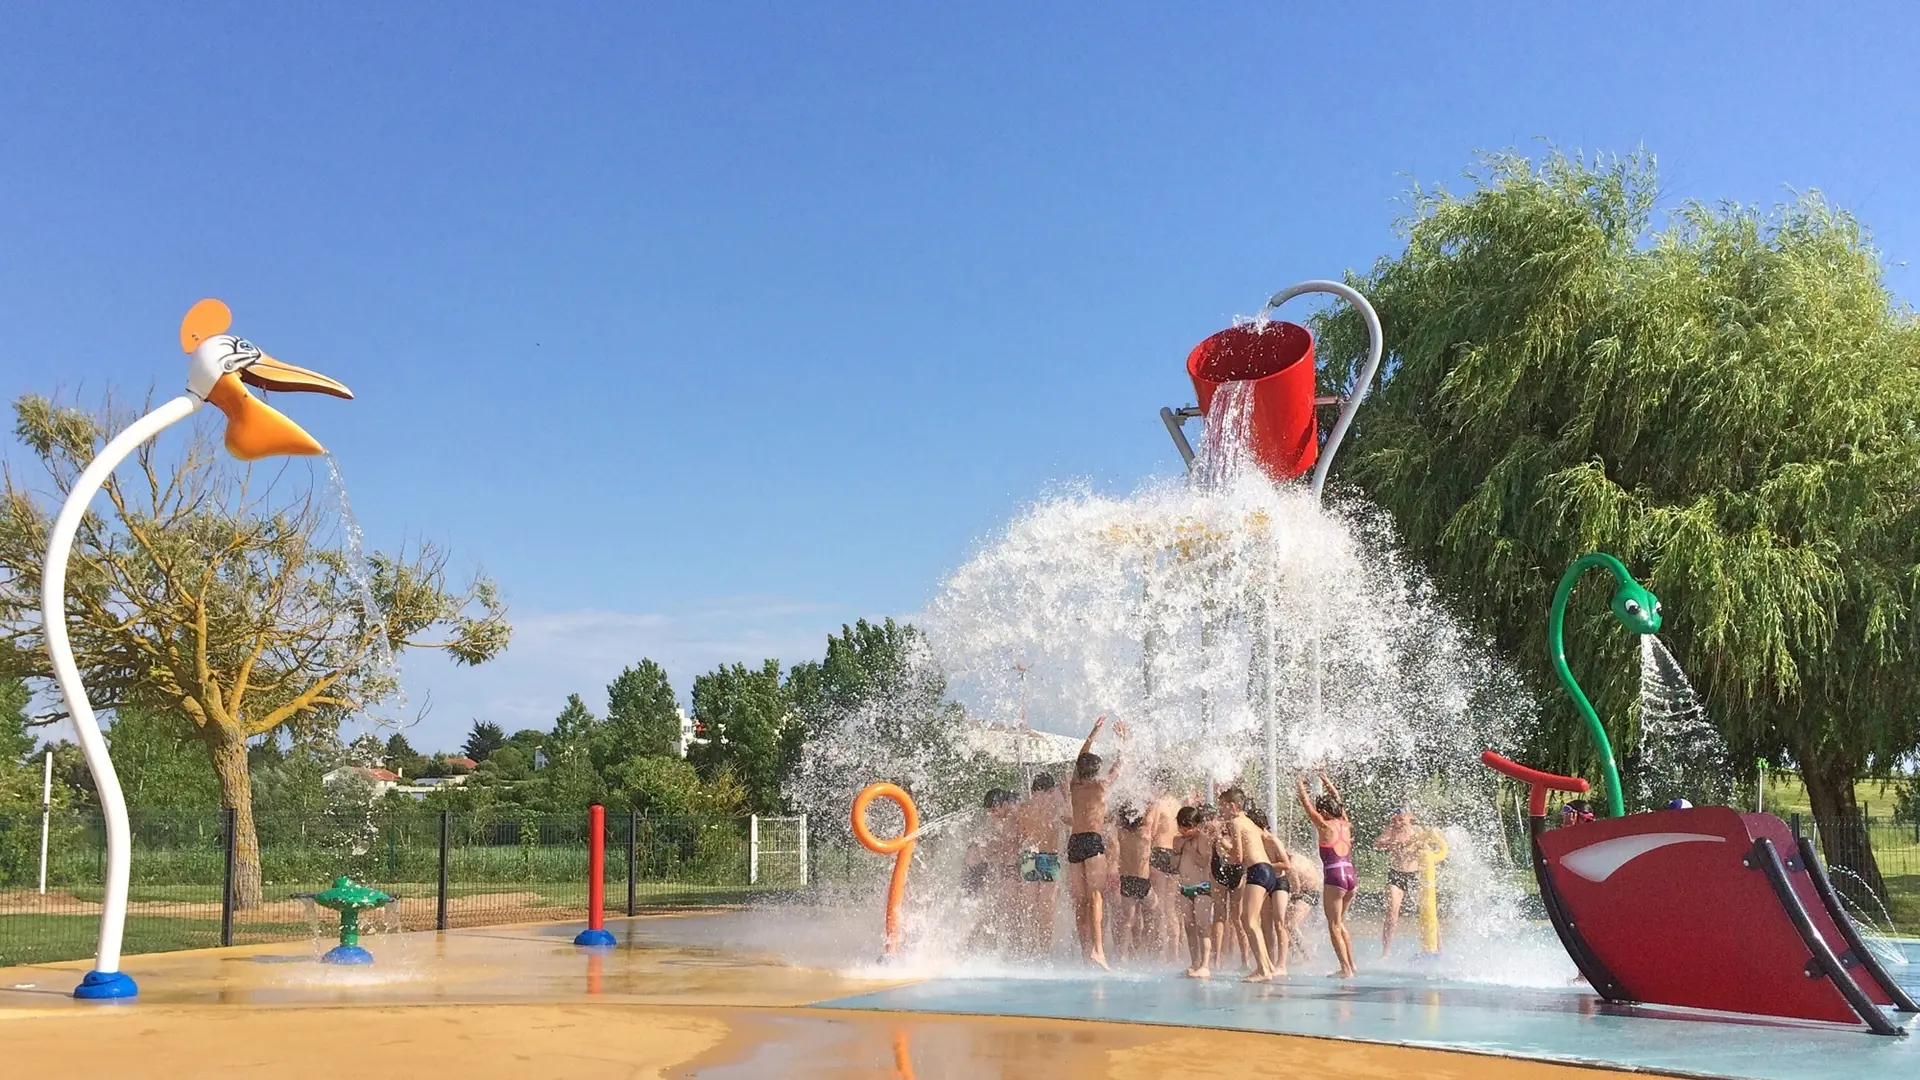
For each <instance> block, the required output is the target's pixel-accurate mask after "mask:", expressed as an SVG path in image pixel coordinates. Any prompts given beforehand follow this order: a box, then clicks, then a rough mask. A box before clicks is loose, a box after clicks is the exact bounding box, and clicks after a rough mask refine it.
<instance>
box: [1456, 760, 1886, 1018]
mask: <svg viewBox="0 0 1920 1080" xmlns="http://www.w3.org/2000/svg"><path fill="white" fill-rule="evenodd" d="M1481 760H1482V761H1483V762H1485V763H1486V765H1487V766H1488V767H1489V768H1492V769H1494V770H1496V771H1498V772H1500V773H1503V774H1505V775H1507V776H1511V777H1513V778H1514V779H1516V780H1519V781H1521V782H1523V783H1526V784H1529V785H1531V786H1532V789H1533V791H1532V799H1531V805H1530V806H1529V814H1530V817H1531V824H1532V830H1533V855H1534V858H1533V865H1534V874H1535V876H1536V878H1537V880H1538V881H1539V884H1540V899H1541V901H1542V902H1543V903H1544V904H1545V906H1546V909H1547V917H1548V918H1549V919H1550V920H1552V922H1553V928H1554V930H1555V931H1556V932H1557V933H1558V934H1559V935H1560V941H1561V944H1563V945H1565V946H1566V949H1567V953H1568V955H1570V956H1571V957H1573V961H1574V963H1575V964H1576V965H1578V967H1579V968H1580V973H1581V974H1582V975H1584V976H1585V977H1586V980H1587V982H1588V983H1589V984H1590V985H1592V987H1593V988H1594V991H1595V992H1596V993H1598V994H1599V995H1600V996H1601V997H1602V998H1605V999H1606V1000H1608V1001H1621V1002H1640V1003H1646V1004H1660V1005H1675V1006H1682V1007H1686V1008H1694V1009H1713V1010H1718V1011H1723V1012H1737V1013H1751V1014H1757V1015H1762V1016H1783V1017H1794V1018H1798V1019H1804V1020H1824V1021H1830V1022H1835V1023H1863V1024H1865V1025H1866V1026H1867V1028H1868V1029H1869V1030H1871V1031H1873V1032H1874V1033H1875V1034H1879V1035H1902V1034H1905V1031H1904V1030H1903V1029H1902V1028H1900V1027H1897V1026H1896V1025H1894V1023H1893V1022H1892V1021H1891V1020H1889V1019H1888V1017H1887V1014H1886V1013H1885V1012H1883V1011H1882V1009H1885V1008H1891V1009H1895V1010H1898V1011H1900V1012H1905V1013H1912V1012H1914V1011H1916V1009H1915V1005H1914V1002H1913V1000H1912V998H1910V997H1909V996H1908V995H1907V994H1906V992H1905V991H1904V990H1902V989H1901V988H1900V986H1899V985H1898V984H1897V983H1895V982H1894V981H1893V980H1892V979H1891V978H1890V977H1889V976H1888V975H1887V972H1886V970H1885V969H1884V968H1883V967H1881V965H1880V962H1879V960H1878V959H1877V958H1875V957H1874V955H1873V954H1872V953H1871V952H1870V951H1868V949H1867V948H1866V946H1865V944H1863V943H1862V941H1861V939H1860V934H1859V931H1858V930H1857V929H1856V928H1855V927H1854V925H1853V922H1852V920H1851V919H1849V918H1848V916H1847V914H1846V912H1845V910H1843V909H1842V908H1841V906H1840V900H1839V897H1838V896H1837V895H1836V894H1835V893H1834V890H1833V884H1832V882H1830V881H1829V880H1828V879H1827V874H1826V870H1825V868H1824V867H1822V866H1821V864H1820V860H1819V858H1818V857H1817V856H1816V855H1815V853H1814V850H1813V844H1812V842H1811V841H1809V840H1807V839H1805V838H1800V839H1796V838H1795V837H1794V836H1793V835H1792V833H1791V832H1790V831H1789V830H1788V829H1787V826H1786V824H1785V823H1784V822H1782V821H1781V820H1780V819H1779V818H1777V817H1774V816H1773V815H1772V814H1743V813H1740V812H1738V811H1735V810H1730V809H1728V808H1726V807H1724V806H1703V807H1696V808H1691V809H1685V810H1663V811H1657V812H1653V813H1644V814H1629V815H1627V816H1626V817H1617V818H1601V819H1598V820H1594V821H1590V822H1583V823H1580V824H1577V825H1571V826H1567V827H1564V828H1559V829H1553V830H1548V829H1547V828H1546V800H1547V791H1548V790H1550V789H1551V790H1556V791H1570V792H1583V791H1585V790H1586V789H1587V783H1586V781H1584V780H1580V779H1577V778H1574V777H1565V776H1556V775H1554V774H1552V773H1543V772H1539V771H1537V770H1534V769H1529V768H1526V767H1525V766H1521V765H1516V764H1514V763H1513V762H1511V761H1508V760H1507V759H1506V758H1504V757H1501V756H1500V755H1499V754H1496V753H1494V752H1492V751H1491V750H1489V751H1487V752H1486V753H1485V754H1482V755H1481Z"/></svg>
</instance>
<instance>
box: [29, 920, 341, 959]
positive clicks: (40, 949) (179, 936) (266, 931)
mask: <svg viewBox="0 0 1920 1080" xmlns="http://www.w3.org/2000/svg"><path fill="white" fill-rule="evenodd" d="M99 933H100V917H99V916H97V915H0V967H5V966H7V965H10V964H40V963H47V962H50V961H54V960H77V959H80V958H82V957H86V956H92V955H93V947H94V938H95V936H96V935H98V934H99ZM310 933H311V931H310V930H309V928H308V925H307V924H306V923H304V922H301V923H240V922H236V923H235V924H234V940H235V941H236V942H240V943H251V942H258V941H289V940H300V939H304V938H306V937H308V936H309V935H310ZM219 944H220V919H219V918H218V916H217V915H216V917H214V918H211V919H175V918H168V917H165V916H139V915H129V916H128V917H127V934H126V940H125V942H124V944H123V945H122V951H123V952H125V953H128V954H133V953H150V952H172V951H175V950H178V949H209V948H212V947H214V946H216V945H219Z"/></svg>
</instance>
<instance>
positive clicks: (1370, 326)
mask: <svg viewBox="0 0 1920 1080" xmlns="http://www.w3.org/2000/svg"><path fill="white" fill-rule="evenodd" d="M1305 293H1331V294H1332V295H1334V296H1337V297H1339V298H1340V299H1342V300H1345V301H1346V302H1347V303H1349V304H1352V305H1353V307H1354V309H1355V310H1356V311H1358V312H1360V318H1361V320H1362V321H1364V322H1365V323H1366V324H1367V361H1366V363H1365V364H1364V365H1362V366H1361V369H1360V378H1359V379H1358V380H1356V381H1355V383H1354V386H1353V396H1352V397H1350V398H1348V399H1347V401H1346V404H1345V405H1343V406H1341V408H1340V418H1339V419H1338V420H1335V421H1334V422H1333V430H1332V431H1330V432H1328V433H1327V443H1326V445H1325V446H1323V447H1321V448H1320V460H1318V461H1316V462H1314V465H1313V480H1312V485H1313V498H1314V501H1315V502H1318V501H1320V492H1321V490H1322V489H1323V488H1325V487H1326V486H1327V470H1329V469H1330V468H1332V467H1333V456H1334V455H1335V454H1337V453H1339V452H1340V443H1341V441H1342V440H1344V439H1345V438H1346V437H1347V429H1348V428H1350V427H1352V426H1353V414H1354V413H1356V412H1358V411H1359V409H1360V402H1362V401H1364V400H1366V396H1367V391H1368V390H1370V389H1372V387H1373V377H1374V375H1375V374H1377V373H1378V372H1379V371H1380V357H1381V354H1382V353H1383V352H1385V348H1386V340H1385V338H1384V337H1383V336H1382V335H1381V333H1380V316H1379V314H1378V313H1376V312H1375V311H1374V310H1373V305H1372V304H1370V303H1368V302H1367V298H1366V297H1364V296H1362V295H1360V291H1359V290H1358V289H1355V288H1353V287H1352V286H1350V285H1346V284H1343V283H1341V282H1338V281H1303V282H1301V283H1300V284H1298V285H1295V286H1293V287H1292V288H1287V289H1282V290H1280V291H1279V292H1277V293H1274V294H1273V296H1272V297H1271V298H1270V299H1268V300H1267V303H1266V306H1265V307H1263V308H1261V309H1260V318H1261V319H1262V320H1264V319H1266V317H1267V316H1268V315H1269V314H1271V313H1272V312H1273V309H1274V308H1277V307H1279V306H1280V305H1281V304H1284V303H1286V302H1287V301H1289V300H1291V299H1293V298H1294V297H1296V296H1300V295H1303V294H1305ZM1318 616H1319V606H1318V604H1316V605H1315V626H1314V628H1313V636H1312V637H1311V638H1309V639H1308V640H1309V644H1310V647H1311V650H1312V653H1313V657H1312V664H1313V699H1312V700H1313V711H1312V715H1313V718H1314V719H1315V720H1318V719H1319V718H1320V627H1319V625H1318ZM1269 632H1271V631H1269ZM1267 655H1268V663H1269V664H1272V662H1273V660H1272V657H1273V655H1274V653H1273V650H1272V649H1271V648H1269V650H1268V654H1267ZM1267 685H1268V687H1269V690H1268V703H1267V710H1266V712H1267V820H1268V821H1270V822H1276V823H1277V822H1278V821H1279V820H1280V775H1279V772H1278V770H1279V768H1280V742H1279V733H1278V732H1277V731H1276V730H1275V729H1274V716H1273V712H1274V707H1273V702H1272V690H1271V687H1272V685H1273V673H1272V672H1271V671H1269V672H1268V673H1267Z"/></svg>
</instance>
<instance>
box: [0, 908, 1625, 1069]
mask: <svg viewBox="0 0 1920 1080" xmlns="http://www.w3.org/2000/svg"><path fill="white" fill-rule="evenodd" d="M621 921H622V920H609V924H610V925H616V926H617V925H618V924H619V923H620V922H621ZM647 921H648V920H644V919H643V920H635V922H636V923H642V924H643V923H645V922H647ZM621 937H622V939H623V940H630V939H629V935H628V933H627V932H626V931H625V930H623V931H622V932H621ZM376 952H377V953H378V954H379V955H380V957H381V962H380V963H376V964H375V965H374V966H373V967H372V968H362V969H346V970H342V969H337V968H326V967H323V965H320V964H318V963H314V962H313V961H312V957H311V954H310V950H308V949H307V947H306V946H305V945H288V944H284V943H283V944H276V945H256V946H243V947H239V948H232V949H210V950H203V951H198V952H186V953H164V954H156V955H150V956H137V957H131V958H129V960H128V962H127V965H126V966H127V968H128V970H129V971H130V972H131V973H132V974H133V975H134V976H135V978H137V979H138V980H139V983H140V987H141V994H140V997H139V998H138V999H137V1000H135V1001H133V1002H128V1003H124V1004H111V1005H102V1004H98V1003H85V1002H76V1001H74V1000H73V999H72V998H70V997H68V996H67V990H68V988H70V987H71V986H72V985H73V982H74V977H75V973H76V972H78V971H82V970H84V969H85V962H84V961H79V962H74V963H66V964H47V965H34V966H28V967H14V968H4V969H0V1046H4V1047H5V1057H6V1060H7V1066H8V1073H9V1075H13V1074H17V1075H21V1076H54V1075H59V1076H80V1077H86V1076H114V1077H132V1076H138V1077H150V1078H155V1080H172V1078H181V1080H185V1078H189V1077H193V1078H198V1077H218V1076H228V1075H231V1076H241V1075H245V1076H247V1077H257V1078H283V1077H284V1078H294V1077H312V1078H315V1080H320V1078H325V1080H339V1078H340V1077H341V1076H343V1075H345V1076H355V1075H366V1074H368V1073H369V1072H385V1071H394V1072H406V1073H411V1072H416V1071H419V1070H423V1069H425V1070H431V1071H432V1072H433V1073H435V1074H437V1075H443V1076H450V1077H459V1078H460V1080H493V1078H504V1077H553V1078H567V1080H592V1078H598V1077H609V1078H611V1077H621V1078H648V1077H660V1078H700V1080H727V1078H730V1077H753V1078H755V1080H787V1078H793V1080H808V1078H815V1077H818V1078H826V1077H876V1078H879V1077H897V1078H903V1080H935V1078H940V1077H954V1078H959V1077H965V1078H969V1080H972V1078H994V1077H1008V1078H1013V1077H1035V1078H1045V1080H1075V1078H1079V1077H1116V1078H1126V1080H1157V1078H1159V1077H1163V1076H1175V1075H1177V1076H1180V1077H1182V1080H1205V1078H1209V1077H1220V1078H1223V1080H1224V1078H1228V1077H1231V1078H1233V1080H1246V1078H1249V1077H1283V1076H1284V1077H1289V1078H1297V1077H1299V1076H1301V1075H1307V1074H1309V1073H1308V1072H1303V1070H1305V1071H1310V1072H1311V1073H1313V1074H1319V1075H1327V1076H1340V1077H1355V1078H1370V1077H1379V1078H1382V1080H1389V1078H1390V1080H1405V1078H1406V1077H1409V1076H1425V1077H1459V1078H1462V1080H1464V1078H1467V1077H1475V1078H1489V1080H1507V1078H1519V1077H1529V1078H1554V1080H1560V1078H1564V1080H1598V1078H1604V1077H1607V1076H1625V1075H1627V1074H1624V1073H1607V1072H1602V1071H1596V1070H1592V1069H1584V1068H1574V1067H1570V1066H1560V1065H1546V1064H1537V1063H1532V1062H1525V1061H1514V1060H1506V1059H1500V1058H1488V1057H1480V1056H1475V1055H1466V1054H1452V1053H1445V1052H1436V1051H1426V1050H1412V1049H1408V1048H1404V1047H1396V1046H1377V1045H1370V1044H1363V1043H1347V1042H1338V1041H1332V1040H1325V1039H1308V1038H1298V1037H1290V1036H1278V1035H1256V1034H1247V1033H1240V1032H1228V1031H1211V1030H1207V1031H1201V1030H1194V1029H1188V1028H1174V1027H1149V1026H1144V1025H1135V1024H1110V1023H1087V1022H1078V1021H1055V1020H1031V1019H999V1018H990V1017H950V1016H929V1015H921V1014H913V1015H908V1014H900V1013H885V1012H854V1011H849V1010H826V1009H810V1008H807V1006H809V1005H811V1004H813V1003H816V1002H821V1001H825V1000H831V999H834V998H839V997H845V996H848V995H852V994H860V993H866V992H869V991H873V990H876V989H880V988H883V987H887V986H893V985H900V983H899V982H898V981H884V980H875V979H858V978H850V977H847V976H843V975H838V974H834V973H832V972H825V971H817V970H809V969H805V968H795V967H787V966H782V965H779V964H774V963H769V962H767V961H765V960H762V959H759V958H756V957H752V956H748V955H741V954H736V953H732V952H729V951H727V950H723V949H714V948H699V947H684V946H673V945H660V946H640V947H621V948H617V949H612V950H605V951H596V952H592V953H589V952H587V951H584V950H574V949H573V948H571V946H569V945H568V944H567V939H566V938H564V937H558V936H556V931H555V928H553V927H497V928H489V929H476V930H456V931H450V932H447V933H444V934H433V933H425V934H406V935H395V936H392V937H387V938H383V939H381V940H380V941H379V942H377V943H376Z"/></svg>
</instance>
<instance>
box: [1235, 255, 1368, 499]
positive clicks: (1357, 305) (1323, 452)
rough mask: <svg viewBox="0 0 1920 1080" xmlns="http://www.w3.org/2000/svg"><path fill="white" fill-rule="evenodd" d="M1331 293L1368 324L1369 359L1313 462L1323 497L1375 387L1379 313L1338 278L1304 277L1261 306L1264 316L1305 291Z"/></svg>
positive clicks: (1315, 483) (1315, 494)
mask: <svg viewBox="0 0 1920 1080" xmlns="http://www.w3.org/2000/svg"><path fill="white" fill-rule="evenodd" d="M1311 292H1318V293H1332V294H1333V295H1334V296H1337V297H1339V298H1340V299H1342V300H1345V301H1346V302H1347V303H1349V304H1352V305H1353V306H1354V309H1355V310H1357V311H1359V312H1360V318H1361V319H1362V320H1363V321H1365V322H1366V324H1367V362H1366V364H1365V365H1363V366H1362V367H1361V369H1360V378H1359V380H1358V381H1357V382H1355V383H1354V386H1353V396H1352V397H1350V398H1348V399H1347V402H1346V404H1345V405H1344V406H1343V407H1342V408H1341V409H1340V418H1339V419H1338V420H1335V421H1334V422H1333V430H1332V431H1330V432H1328V433H1327V444H1326V445H1325V446H1323V447H1321V448H1320V460H1319V461H1317V462H1315V463H1314V466H1313V497H1314V498H1315V499H1318V498H1319V497H1320V489H1322V488H1324V487H1326V486H1327V470H1328V469H1329V468H1330V467H1332V465H1333V455H1335V454H1337V453H1339V452H1340V442H1341V440H1343V439H1345V438H1346V437H1347V429H1348V428H1350V427H1352V426H1353V414H1354V413H1355V412H1357V411H1359V409H1360V403H1361V402H1362V401H1364V400H1366V396H1367V391H1368V390H1369V389H1371V388H1372V387H1373V376H1374V375H1375V374H1376V373H1377V372H1378V371H1379V370H1380V356H1381V354H1382V353H1383V352H1384V351H1385V344H1386V342H1385V339H1384V338H1382V337H1381V335H1380V316H1379V315H1378V314H1376V313H1375V312H1374V310H1373V305H1372V304H1370V303H1368V302H1367V298H1366V297H1364V296H1361V295H1360V292H1359V290H1357V289H1355V288H1353V287H1352V286H1349V285H1343V284H1341V283H1340V282H1338V281H1303V282H1301V283H1300V284H1298V285H1295V286H1293V287H1292V288H1290V289H1282V290H1281V291H1279V292H1277V293H1274V294H1273V297H1272V299H1270V300H1268V301H1267V306H1266V307H1263V308H1261V309H1260V318H1262V319H1265V318H1266V317H1267V316H1268V315H1269V314H1271V313H1272V311H1273V309H1274V308H1277V307H1279V306H1280V305H1281V304H1284V303H1286V302H1287V301H1289V300H1291V299H1293V298H1294V297H1296V296H1300V295H1302V294H1305V293H1311Z"/></svg>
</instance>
